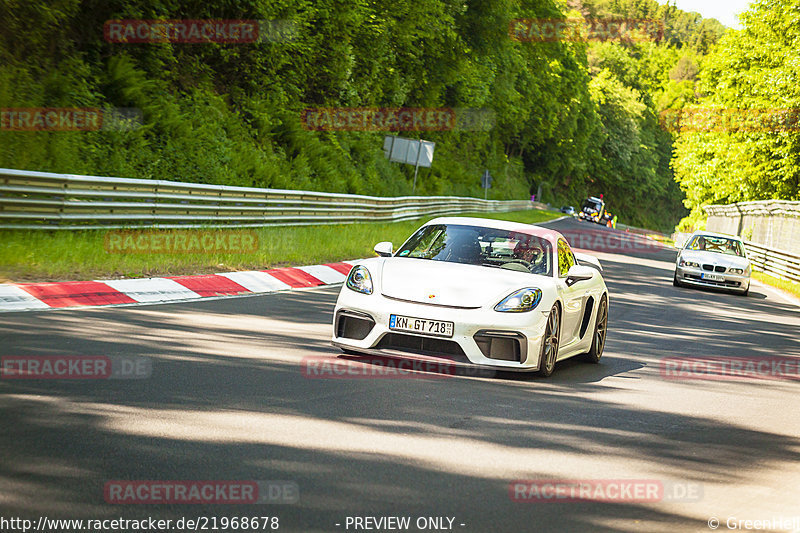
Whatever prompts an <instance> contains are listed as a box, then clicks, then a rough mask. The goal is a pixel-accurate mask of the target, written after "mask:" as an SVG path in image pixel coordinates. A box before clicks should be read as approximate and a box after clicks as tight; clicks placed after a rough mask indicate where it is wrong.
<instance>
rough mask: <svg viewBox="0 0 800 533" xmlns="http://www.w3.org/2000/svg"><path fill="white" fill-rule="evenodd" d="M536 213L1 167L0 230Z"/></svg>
mask: <svg viewBox="0 0 800 533" xmlns="http://www.w3.org/2000/svg"><path fill="white" fill-rule="evenodd" d="M532 207H534V206H533V204H532V203H531V202H530V201H528V200H508V201H501V200H482V199H480V198H466V197H455V196H400V197H377V196H363V195H354V194H336V193H323V192H310V191H293V190H283V189H259V188H254V187H234V186H229V185H205V184H200V183H182V182H177V181H164V180H146V179H130V178H112V177H98V176H75V175H68V174H53V173H49V172H32V171H24V170H12V169H0V229H48V230H52V229H67V230H78V229H118V228H131V227H150V228H164V229H176V228H198V227H239V228H242V227H264V226H302V225H312V224H348V223H354V222H368V221H400V220H410V219H415V218H420V217H423V216H426V215H447V214H456V213H464V212H481V213H486V212H504V211H515V210H521V209H530V208H532Z"/></svg>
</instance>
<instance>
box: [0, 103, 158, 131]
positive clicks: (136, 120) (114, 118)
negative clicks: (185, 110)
mask: <svg viewBox="0 0 800 533" xmlns="http://www.w3.org/2000/svg"><path fill="white" fill-rule="evenodd" d="M141 125H142V111H141V109H136V108H132V107H118V108H108V109H103V108H99V107H3V108H0V131H128V130H133V129H136V128H138V127H140V126H141Z"/></svg>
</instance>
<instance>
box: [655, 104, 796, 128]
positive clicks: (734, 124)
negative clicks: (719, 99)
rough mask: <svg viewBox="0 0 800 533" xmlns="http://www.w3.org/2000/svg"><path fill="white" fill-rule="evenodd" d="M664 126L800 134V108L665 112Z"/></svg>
mask: <svg viewBox="0 0 800 533" xmlns="http://www.w3.org/2000/svg"><path fill="white" fill-rule="evenodd" d="M659 123H660V124H661V127H662V128H663V129H665V130H667V131H669V132H673V133H681V132H692V133H708V132H717V133H735V132H773V133H774V132H782V131H800V108H783V109H730V108H705V109H665V110H664V111H662V112H661V113H660V114H659Z"/></svg>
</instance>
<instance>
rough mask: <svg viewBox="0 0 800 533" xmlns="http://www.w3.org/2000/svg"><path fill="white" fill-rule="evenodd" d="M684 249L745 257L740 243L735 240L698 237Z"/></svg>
mask: <svg viewBox="0 0 800 533" xmlns="http://www.w3.org/2000/svg"><path fill="white" fill-rule="evenodd" d="M686 249H687V250H695V251H704V252H715V253H719V254H726V255H736V256H739V257H745V255H744V248H743V247H742V243H741V242H740V241H738V240H736V239H728V238H726V237H712V236H709V235H698V236H696V237H695V238H694V239H692V242H690V243H689V244H688V245H687V246H686Z"/></svg>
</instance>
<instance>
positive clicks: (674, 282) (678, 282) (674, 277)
mask: <svg viewBox="0 0 800 533" xmlns="http://www.w3.org/2000/svg"><path fill="white" fill-rule="evenodd" d="M672 285H673V286H674V287H681V282H680V281H678V273H677V272H676V273H675V275H674V276H673V277H672Z"/></svg>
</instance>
